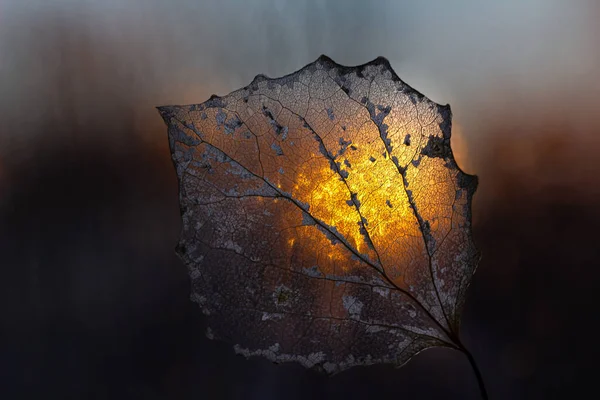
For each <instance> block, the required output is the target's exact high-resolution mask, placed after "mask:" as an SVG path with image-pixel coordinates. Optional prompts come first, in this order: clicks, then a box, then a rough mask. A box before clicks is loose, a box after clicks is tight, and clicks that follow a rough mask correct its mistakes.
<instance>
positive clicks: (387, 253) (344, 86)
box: [159, 56, 479, 373]
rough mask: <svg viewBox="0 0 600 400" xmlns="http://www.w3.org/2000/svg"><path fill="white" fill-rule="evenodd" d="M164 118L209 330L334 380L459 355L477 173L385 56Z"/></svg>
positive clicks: (444, 115)
mask: <svg viewBox="0 0 600 400" xmlns="http://www.w3.org/2000/svg"><path fill="white" fill-rule="evenodd" d="M159 111H160V113H161V115H162V117H163V119H164V120H165V122H166V125H167V126H168V135H169V143H170V148H171V153H172V158H173V162H174V165H175V168H176V171H177V176H178V178H179V190H180V196H179V199H180V206H181V212H182V220H183V228H182V233H181V238H180V241H179V244H178V246H177V253H178V255H179V256H180V257H181V259H182V260H183V262H184V263H185V265H186V266H187V268H188V270H189V274H190V277H191V282H192V299H193V300H194V301H195V302H197V303H198V304H199V305H200V307H201V309H202V311H203V312H204V314H206V315H207V318H208V325H209V329H208V332H207V335H208V336H209V337H210V338H219V339H222V340H226V341H229V342H231V343H232V344H234V346H235V351H236V352H238V353H240V354H243V355H245V356H264V357H267V358H268V359H270V360H272V361H274V362H278V363H279V362H288V361H295V362H299V363H300V364H302V365H304V366H305V367H308V368H316V369H319V370H322V371H325V372H327V373H336V372H339V371H342V370H344V369H347V368H350V367H352V366H356V365H369V364H375V363H393V364H396V365H398V366H399V365H402V364H404V363H405V362H406V361H407V360H409V359H410V358H411V357H412V356H413V355H415V354H416V353H418V352H419V351H421V350H423V349H425V348H428V347H432V346H448V347H452V348H456V349H459V350H464V346H463V345H462V344H461V343H460V340H459V336H458V332H459V322H460V313H461V309H462V306H463V302H464V300H465V293H466V290H467V287H468V286H469V282H470V281H471V278H472V276H473V273H474V272H475V267H476V264H477V262H478V260H479V253H478V251H477V250H476V248H475V246H474V243H473V240H472V235H471V199H472V197H473V194H474V192H475V189H476V186H477V178H476V177H475V176H471V175H467V174H465V173H464V172H462V171H461V170H460V168H459V167H458V166H457V164H456V162H455V160H454V157H453V154H452V149H451V147H450V134H451V112H450V107H449V106H447V105H446V106H442V105H439V104H436V103H434V102H432V101H431V100H429V99H427V98H426V97H425V96H423V95H422V94H421V93H419V92H417V91H416V90H414V89H413V88H411V87H410V86H408V85H407V84H406V83H404V82H403V81H401V80H400V79H399V78H398V76H397V75H396V73H395V72H394V71H393V70H392V68H391V66H390V64H389V62H388V61H387V60H386V59H384V58H381V57H380V58H377V59H375V60H373V61H371V62H369V63H367V64H364V65H361V66H357V67H344V66H341V65H338V64H336V63H335V62H333V61H332V60H331V59H329V58H327V57H325V56H321V57H319V59H317V60H316V61H315V62H313V63H311V64H309V65H307V66H305V67H304V68H302V69H300V70H299V71H297V72H294V73H292V74H290V75H287V76H284V77H282V78H276V79H271V78H268V77H265V76H263V75H259V76H257V77H256V78H255V79H254V80H253V81H252V82H251V83H250V85H248V86H246V87H244V88H242V89H239V90H236V91H234V92H232V93H230V94H229V95H227V96H224V97H218V96H212V97H211V98H210V99H209V100H207V101H206V102H204V103H202V104H194V105H187V106H164V107H159ZM469 356H470V355H469Z"/></svg>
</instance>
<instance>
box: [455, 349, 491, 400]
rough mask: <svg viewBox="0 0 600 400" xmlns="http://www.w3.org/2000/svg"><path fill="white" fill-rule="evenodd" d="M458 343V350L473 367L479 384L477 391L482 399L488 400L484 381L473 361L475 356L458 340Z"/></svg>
mask: <svg viewBox="0 0 600 400" xmlns="http://www.w3.org/2000/svg"><path fill="white" fill-rule="evenodd" d="M458 345H459V346H460V351H462V352H463V353H464V354H465V355H466V356H467V359H468V360H469V364H471V368H473V372H475V377H476V378H477V384H478V385H479V391H480V392H481V398H482V399H483V400H488V399H489V397H488V394H487V390H486V389H485V383H484V382H483V377H482V376H481V371H479V367H478V366H477V363H476V362H475V358H474V357H473V354H471V352H470V351H469V350H467V348H466V347H465V346H464V345H463V344H462V343H461V342H460V341H459V342H458Z"/></svg>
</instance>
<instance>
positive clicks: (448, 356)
mask: <svg viewBox="0 0 600 400" xmlns="http://www.w3.org/2000/svg"><path fill="white" fill-rule="evenodd" d="M599 18H600V7H598V5H597V2H595V1H593V0H590V1H558V0H537V1H533V0H532V1H517V0H504V1H483V0H479V1H465V0H457V1H411V2H408V1H392V0H390V1H370V2H369V1H358V0H347V1H318V0H310V1H300V0H298V1H272V0H262V1H261V0H252V1H250V0H249V1H226V0H215V1H203V0H196V1H193V0H171V1H157V0H135V1H134V0H132V1H124V0H122V1H117V0H103V1H100V0H95V1H94V0H90V1H84V0H80V1H75V0H70V1H69V0H38V1H34V0H0V268H1V269H0V271H1V276H0V311H1V312H2V313H1V315H0V327H1V330H0V335H1V336H0V338H1V339H2V340H1V341H0V367H1V374H0V396H1V397H2V398H3V399H4V398H6V399H12V398H19V399H20V398H23V399H30V398H39V397H45V398H51V399H55V398H56V399H64V398H77V399H79V398H90V399H105V398H106V399H115V398H124V399H203V398H207V399H221V398H223V399H229V398H231V399H280V398H286V399H305V398H316V399H318V398H323V399H325V398H327V399H338V398H339V399H342V398H343V399H353V398H357V399H358V398H365V397H378V398H394V399H396V398H440V399H441V398H445V399H450V398H452V399H454V398H456V399H471V398H472V399H476V398H478V397H477V388H476V383H475V380H474V378H473V375H472V372H471V371H470V370H469V366H468V364H467V362H466V360H465V359H464V357H463V356H461V354H458V353H454V352H451V351H447V350H441V349H433V350H429V351H426V352H424V353H422V354H420V355H419V356H418V357H416V358H415V359H413V360H412V361H411V362H410V363H409V364H407V365H406V366H405V367H403V368H402V369H399V370H396V369H393V368H391V367H389V366H375V367H370V368H355V369H353V370H350V371H348V372H346V373H343V374H340V375H338V376H336V377H333V378H324V377H321V376H319V375H317V374H315V373H313V372H311V371H305V370H304V369H303V368H301V367H299V366H297V365H286V366H275V365H271V364H270V363H268V362H267V361H265V360H260V359H256V360H251V361H246V360H244V359H242V358H239V357H236V356H235V355H234V354H233V350H232V349H231V347H230V346H229V345H228V344H224V343H219V342H211V341H209V340H208V339H206V338H205V337H204V329H205V326H204V320H203V318H202V316H201V313H200V312H199V310H198V309H197V308H196V307H195V305H194V304H192V303H191V302H189V300H188V294H189V288H188V279H187V274H186V271H185V269H184V267H183V266H182V265H181V264H180V262H179V261H178V259H177V258H176V257H175V255H174V251H173V249H174V245H175V243H176V241H177V237H178V233H179V229H180V221H179V211H178V205H177V187H176V181H175V174H174V171H173V168H172V165H171V162H170V159H169V151H168V146H167V140H166V129H165V127H164V125H163V123H162V121H161V119H160V117H159V115H158V113H157V112H156V110H155V109H154V106H157V105H164V104H187V103H199V102H202V101H204V100H206V99H207V98H208V97H209V96H210V95H211V94H212V93H216V94H219V95H224V94H226V93H228V92H230V91H232V90H234V89H237V88H239V87H240V86H244V85H246V84H247V83H249V82H250V81H251V80H252V78H253V77H254V75H256V74H258V73H265V74H267V75H269V76H279V75H283V74H287V73H290V72H292V71H295V70H296V69H298V68H300V67H302V66H303V65H305V64H307V63H309V62H311V61H313V60H314V59H316V58H317V57H318V56H319V55H320V54H322V53H324V54H327V55H328V56H330V57H331V58H333V59H334V60H335V61H337V62H338V63H341V64H346V65H356V64H362V63H364V62H366V61H369V60H371V59H373V58H375V57H377V56H379V55H382V56H385V57H387V58H388V59H389V60H390V62H391V64H392V66H393V68H394V69H395V70H396V72H397V73H398V75H399V76H400V77H401V78H402V79H403V80H404V81H406V82H407V83H409V84H410V85H411V86H413V87H415V88H417V89H418V90H420V91H421V92H423V93H424V94H425V95H427V96H428V97H430V98H431V99H432V100H434V101H437V102H439V103H443V104H445V103H450V104H451V106H452V109H453V112H454V131H453V135H454V137H453V142H452V145H453V147H454V148H455V152H456V155H457V158H458V161H459V163H460V165H461V166H462V167H463V168H464V169H465V170H466V171H467V172H470V173H476V174H477V175H479V177H480V188H479V191H478V193H477V194H476V198H475V202H474V218H475V219H474V223H475V234H476V240H477V243H478V245H479V247H480V248H481V250H482V252H483V259H482V262H481V264H480V269H479V270H478V272H477V274H476V276H475V278H474V281H473V284H472V287H471V290H470V292H469V297H468V299H467V305H466V309H465V313H464V317H463V329H462V335H463V336H464V341H465V342H466V344H467V345H468V346H469V347H470V348H471V349H472V352H473V353H474V355H475V357H476V358H477V359H478V361H479V363H480V366H481V369H482V373H483V375H484V378H485V380H486V383H487V384H488V389H489V391H490V393H491V398H492V399H534V398H540V399H542V398H543V399H551V398H560V399H563V398H577V397H578V396H579V394H580V393H585V391H587V390H592V393H594V380H595V379H596V378H595V376H594V371H595V370H597V369H598V368H597V366H596V363H597V361H596V353H598V350H599V348H598V347H599V346H598V345H597V343H596V342H597V341H596V340H595V329H594V328H595V325H596V324H597V319H598V318H597V311H596V310H597V303H598V301H597V299H596V296H595V295H594V290H595V289H596V288H597V286H598V285H597V283H598V280H599V279H598V278H599V275H600V273H599V272H598V264H599V262H598V258H597V244H596V243H597V238H598V231H597V228H596V227H597V224H598V222H600V212H599V211H598V210H597V207H595V204H596V203H597V202H598V200H600V193H599V190H598V188H599V187H600V185H599V183H600V182H599V181H600V179H598V178H597V176H598V173H599V172H600V168H599V164H600V163H598V162H597V159H598V156H597V154H598V150H600V146H599V143H598V138H597V136H598V122H599V120H600V116H599V115H598V111H597V110H598V106H599V105H600V100H599V96H598V95H599V94H600V80H598V72H599V71H600V69H599V67H600V50H599V49H600V46H598V45H597V42H598V40H599V39H600V28H599V27H598V25H597V21H598V19H599Z"/></svg>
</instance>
